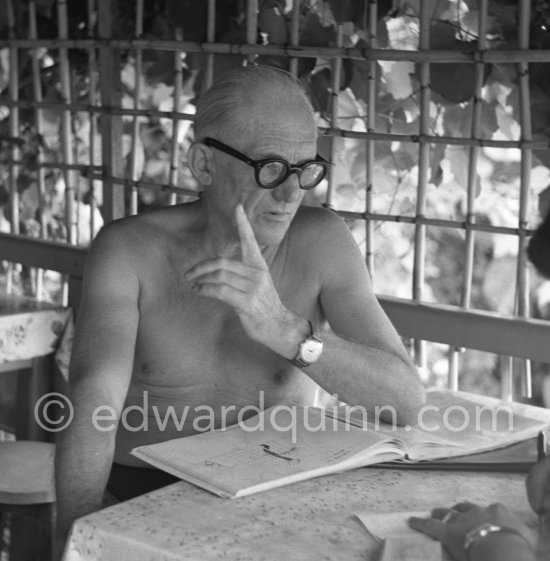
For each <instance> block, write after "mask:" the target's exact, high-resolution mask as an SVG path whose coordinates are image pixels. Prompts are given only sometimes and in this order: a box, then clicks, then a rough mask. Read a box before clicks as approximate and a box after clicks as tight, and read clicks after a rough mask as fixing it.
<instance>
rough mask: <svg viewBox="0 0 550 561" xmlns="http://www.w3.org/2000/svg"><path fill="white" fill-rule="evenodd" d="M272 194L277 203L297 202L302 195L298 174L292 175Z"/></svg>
mask: <svg viewBox="0 0 550 561" xmlns="http://www.w3.org/2000/svg"><path fill="white" fill-rule="evenodd" d="M271 192H272V194H273V198H274V199H275V200H276V201H279V202H282V201H284V202H285V203H293V202H296V201H297V200H298V199H299V198H300V196H301V194H302V193H301V192H302V190H301V189H300V180H299V179H298V174H297V173H296V172H293V173H291V174H290V175H289V176H288V177H287V178H286V180H285V181H283V183H281V184H280V185H278V186H277V187H275V189H273V190H272V191H271Z"/></svg>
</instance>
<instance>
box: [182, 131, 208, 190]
mask: <svg viewBox="0 0 550 561" xmlns="http://www.w3.org/2000/svg"><path fill="white" fill-rule="evenodd" d="M187 163H188V164H189V169H190V170H191V173H192V174H193V177H194V178H195V179H196V180H197V181H198V182H199V183H200V184H201V185H210V184H211V183H212V171H213V169H212V167H213V165H214V162H213V158H212V151H211V150H210V148H208V146H206V145H205V144H202V143H201V142H194V143H193V144H191V146H190V147H189V150H188V151H187Z"/></svg>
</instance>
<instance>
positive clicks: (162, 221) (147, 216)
mask: <svg viewBox="0 0 550 561" xmlns="http://www.w3.org/2000/svg"><path fill="white" fill-rule="evenodd" d="M192 214H193V213H192V212H191V211H190V209H188V208H186V205H174V206H168V207H162V208H159V209H156V210H152V211H149V212H146V213H143V214H137V215H134V216H127V217H124V218H119V219H117V220H113V221H112V222H109V223H108V224H106V225H105V226H104V227H103V228H102V229H101V231H100V233H99V235H98V236H97V242H98V243H99V242H103V243H110V244H112V245H113V247H119V246H121V245H122V246H124V248H125V249H126V250H129V251H131V250H132V248H135V249H137V250H139V251H140V252H143V250H144V249H146V248H147V247H151V246H156V245H158V244H159V243H165V242H166V241H167V240H168V239H173V238H174V237H175V236H176V235H177V234H178V232H179V231H180V230H181V229H182V228H184V227H185V223H186V221H188V222H191V221H192V220H193V218H192Z"/></svg>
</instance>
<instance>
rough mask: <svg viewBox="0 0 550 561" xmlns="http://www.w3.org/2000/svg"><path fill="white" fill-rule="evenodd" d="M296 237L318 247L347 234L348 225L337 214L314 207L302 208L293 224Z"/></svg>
mask: <svg viewBox="0 0 550 561" xmlns="http://www.w3.org/2000/svg"><path fill="white" fill-rule="evenodd" d="M292 230H293V233H294V234H295V235H296V236H299V237H300V238H302V239H305V240H310V241H313V242H315V244H316V245H318V244H319V243H322V242H326V241H327V240H328V239H330V238H333V237H335V236H336V237H338V238H340V237H341V236H342V235H344V234H347V233H348V232H349V230H348V229H347V226H346V223H345V222H344V220H343V218H341V217H340V216H339V215H338V214H337V213H336V212H334V211H332V210H329V209H326V208H322V207H312V206H301V207H300V208H299V209H298V212H297V213H296V216H295V218H294V220H293V223H292Z"/></svg>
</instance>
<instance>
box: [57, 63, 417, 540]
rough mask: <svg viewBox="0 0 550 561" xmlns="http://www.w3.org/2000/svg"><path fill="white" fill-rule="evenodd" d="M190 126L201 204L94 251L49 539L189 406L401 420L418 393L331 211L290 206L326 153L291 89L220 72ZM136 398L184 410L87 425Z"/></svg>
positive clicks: (167, 432) (108, 233) (313, 179)
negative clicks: (106, 426) (339, 403)
mask: <svg viewBox="0 0 550 561" xmlns="http://www.w3.org/2000/svg"><path fill="white" fill-rule="evenodd" d="M195 127H196V128H195V136H196V139H197V140H196V142H195V143H194V144H193V145H192V147H191V148H190V149H189V154H188V160H189V166H190V168H191V170H192V172H193V174H194V176H195V177H196V178H197V180H198V181H199V182H200V184H201V185H202V186H203V187H204V194H203V196H202V198H201V199H200V200H198V201H197V202H193V203H189V204H182V205H177V206H173V207H167V208H163V209H160V210H157V211H155V212H151V213H147V214H143V215H140V216H135V217H129V218H125V219H122V220H118V221H115V222H112V223H110V224H109V225H107V226H106V227H105V228H104V229H103V230H102V232H101V233H100V234H99V236H98V237H97V238H96V240H95V241H94V243H93V246H92V248H91V250H90V254H89V257H88V261H87V266H86V275H85V283H84V288H83V294H82V304H81V308H80V310H79V314H78V321H77V327H76V336H75V341H74V347H73V359H72V363H71V368H70V396H69V397H70V398H71V400H72V403H73V405H74V410H75V416H74V419H73V421H72V424H71V425H70V427H69V428H68V429H66V430H65V431H64V432H63V434H62V435H60V438H59V442H58V445H57V451H58V452H57V457H56V476H57V500H58V529H59V537H60V539H63V537H64V536H65V535H66V532H67V531H68V529H69V527H70V524H71V523H72V521H73V520H74V519H75V518H77V517H80V516H83V515H85V514H87V513H90V512H92V511H95V510H97V509H99V508H100V506H101V501H102V496H103V493H104V490H105V487H106V484H107V482H108V478H109V473H110V470H111V464H112V462H113V460H114V462H115V464H114V465H115V466H117V465H118V466H119V468H122V469H126V468H124V466H129V467H128V468H127V470H130V471H131V470H132V469H138V471H139V472H140V473H145V470H143V471H141V470H139V468H140V467H142V468H143V467H144V464H142V463H140V462H139V460H137V459H136V458H134V457H133V456H131V455H130V454H129V452H130V450H131V449H132V448H134V447H135V446H139V445H143V444H146V443H151V442H158V441H161V440H167V439H170V438H174V437H175V436H182V435H189V434H192V433H193V432H194V431H195V432H196V430H195V429H194V428H193V425H192V421H193V410H194V408H197V407H201V406H209V407H211V408H212V409H213V410H214V411H218V410H219V409H220V408H221V407H222V406H236V407H235V412H234V414H233V416H232V417H231V415H229V418H228V419H226V421H227V422H228V423H230V422H232V421H235V419H236V418H237V412H238V411H239V409H240V408H242V407H243V406H245V405H253V406H258V405H260V404H261V398H260V394H261V392H263V395H264V400H265V401H264V404H265V407H268V406H269V405H271V404H274V403H280V402H293V403H302V404H307V403H308V402H309V403H311V401H312V400H313V393H314V391H315V388H318V387H319V386H320V387H321V388H323V389H324V390H325V391H326V392H327V393H326V395H331V394H337V395H338V397H339V399H341V400H343V401H345V402H348V403H350V404H358V405H363V406H365V407H367V408H368V409H369V410H371V409H372V408H373V407H374V406H375V405H379V406H391V407H393V408H394V409H395V411H396V413H397V419H396V420H397V422H398V423H399V424H406V423H414V422H416V415H417V412H418V409H419V407H420V406H421V404H422V401H423V390H422V386H421V384H420V381H419V379H418V377H417V374H416V371H415V369H414V366H413V364H412V363H411V360H410V358H409V356H408V354H407V352H406V350H405V349H404V347H403V346H402V344H401V341H400V339H399V337H398V335H397V334H396V332H395V330H394V328H393V327H392V325H391V324H390V322H389V320H388V318H387V317H386V316H385V314H384V313H383V311H382V309H381V307H380V305H379V304H378V302H377V300H376V298H375V296H374V294H373V292H372V289H371V285H370V281H369V275H368V272H367V269H366V267H365V264H364V261H363V259H362V257H361V255H360V252H359V250H358V249H357V246H356V244H355V242H354V240H353V237H352V236H351V235H350V233H349V231H348V229H347V227H346V225H345V223H344V221H343V220H342V219H340V218H339V217H338V216H337V215H336V214H334V213H332V212H331V211H329V210H325V209H321V208H307V207H300V202H301V201H302V198H303V196H304V192H305V191H304V189H303V188H300V187H306V188H307V187H312V186H313V185H314V184H316V183H317V182H318V181H319V180H320V179H322V177H323V174H324V172H325V168H326V167H327V163H326V162H325V161H324V160H322V159H319V158H318V157H317V156H316V153H317V152H316V145H317V142H316V141H317V130H316V124H315V118H314V115H313V112H312V109H311V106H310V104H309V102H308V100H307V98H306V96H305V94H304V93H303V91H302V90H301V88H300V87H299V86H298V85H297V82H296V81H295V80H294V79H293V78H292V77H291V76H290V75H288V74H286V73H284V72H280V71H277V70H274V69H270V68H268V67H246V68H241V69H238V70H236V71H233V72H231V73H229V74H227V75H225V77H223V78H222V79H221V80H220V81H219V82H217V84H216V85H215V86H214V87H213V88H211V89H210V91H209V92H208V93H206V94H204V95H203V96H202V98H201V102H200V104H199V107H198V109H197V116H196V125H195ZM232 149H233V151H232ZM234 150H237V151H238V153H235V152H234ZM239 153H240V154H239ZM243 154H244V155H245V156H243ZM246 157H248V158H250V159H252V160H255V161H258V160H260V161H261V160H264V159H268V158H272V159H275V160H277V161H278V162H279V163H277V162H270V163H267V164H265V165H264V166H263V167H262V166H260V165H259V164H258V163H256V164H253V163H252V162H251V160H248V162H247V161H244V160H246V159H247V158H246ZM281 160H284V161H286V162H287V163H288V167H286V166H285V165H282V164H281V163H280V161H281ZM312 162H313V163H312ZM306 164H307V165H306ZM254 168H255V169H254ZM281 170H282V171H283V172H284V170H288V171H290V173H289V174H284V173H281ZM300 170H301V171H300ZM277 180H278V181H277ZM260 184H263V187H264V188H262V187H261V186H260ZM325 320H326V322H328V324H329V325H330V329H329V328H328V327H326V326H324V322H325ZM309 322H311V324H310V323H309ZM310 325H313V326H314V329H315V334H314V335H315V337H316V338H317V339H319V340H321V341H322V349H321V345H320V344H319V342H318V341H316V340H315V339H313V340H312V339H311V337H310V336H311V333H310V330H311V328H310ZM304 342H306V344H305V347H309V352H308V349H305V348H304V347H302V352H301V354H300V351H299V349H300V346H301V344H302V343H304ZM291 361H292V362H291ZM308 362H309V363H310V364H307V363H308ZM296 365H299V366H300V368H298V367H297V366H296ZM144 392H146V394H147V399H148V407H149V408H151V407H152V406H156V407H157V408H158V409H159V410H160V411H166V410H167V408H168V407H170V406H175V407H176V410H177V409H178V408H179V410H180V411H181V409H182V408H183V407H185V406H188V407H189V409H190V413H189V415H188V417H187V421H186V424H185V426H184V427H183V429H182V430H178V428H177V427H176V426H175V425H174V423H172V424H169V425H168V426H167V427H164V429H163V430H161V428H159V427H158V426H157V423H156V422H153V421H154V419H153V418H152V417H151V418H149V419H148V420H149V423H148V427H147V430H132V427H134V428H135V427H137V426H139V425H140V424H141V422H142V421H143V418H141V419H140V418H139V415H134V416H132V414H129V415H127V417H126V420H127V423H125V424H126V425H130V427H129V428H127V427H126V428H125V427H124V426H123V423H119V425H118V430H117V431H114V430H98V429H97V428H96V427H94V426H93V423H92V421H91V420H92V418H93V415H94V411H95V410H97V408H105V407H106V406H107V407H110V408H112V410H114V412H116V418H117V420H120V418H121V414H123V413H124V410H125V409H127V408H128V407H130V406H132V405H134V406H139V405H142V404H143V399H144V398H143V396H144ZM134 409H135V412H137V409H136V408H135V407H134ZM103 411H105V409H103ZM148 411H149V415H151V414H150V409H148ZM200 413H201V414H203V413H204V411H201V412H200ZM197 414H198V413H197ZM114 425H115V426H116V423H114ZM115 436H116V438H115ZM131 466H134V467H133V468H132V467H131ZM148 471H153V470H148ZM143 479H144V477H143ZM145 489H146V488H145Z"/></svg>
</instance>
